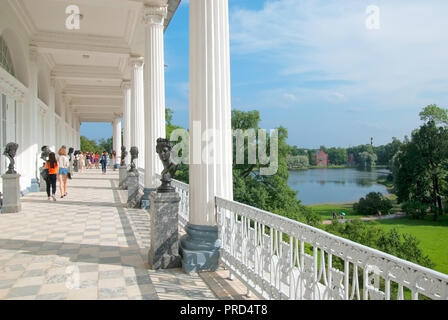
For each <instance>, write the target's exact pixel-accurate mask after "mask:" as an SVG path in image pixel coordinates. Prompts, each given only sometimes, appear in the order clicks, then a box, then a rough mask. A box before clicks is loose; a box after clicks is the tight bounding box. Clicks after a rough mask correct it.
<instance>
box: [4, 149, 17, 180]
mask: <svg viewBox="0 0 448 320" xmlns="http://www.w3.org/2000/svg"><path fill="white" fill-rule="evenodd" d="M18 148H19V145H18V144H17V143H15V142H10V143H8V144H7V145H6V147H5V151H4V152H3V155H5V156H7V157H8V159H9V166H8V171H6V174H17V172H16V171H15V170H14V165H15V161H14V158H15V156H16V153H17V149H18Z"/></svg>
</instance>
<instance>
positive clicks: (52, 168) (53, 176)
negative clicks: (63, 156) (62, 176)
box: [45, 152, 59, 201]
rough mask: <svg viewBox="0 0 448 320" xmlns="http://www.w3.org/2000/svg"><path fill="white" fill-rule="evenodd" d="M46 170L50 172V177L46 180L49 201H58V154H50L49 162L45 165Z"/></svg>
mask: <svg viewBox="0 0 448 320" xmlns="http://www.w3.org/2000/svg"><path fill="white" fill-rule="evenodd" d="M45 169H47V170H48V175H47V179H46V182H47V196H48V200H51V199H53V201H56V180H57V175H58V172H59V165H58V162H57V160H56V154H55V153H54V152H51V153H50V155H49V157H48V160H47V162H46V163H45ZM50 187H51V189H52V190H51V191H52V193H51V197H50Z"/></svg>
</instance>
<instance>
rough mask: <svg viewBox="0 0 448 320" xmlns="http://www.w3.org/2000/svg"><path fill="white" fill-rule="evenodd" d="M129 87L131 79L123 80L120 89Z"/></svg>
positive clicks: (124, 89)
mask: <svg viewBox="0 0 448 320" xmlns="http://www.w3.org/2000/svg"><path fill="white" fill-rule="evenodd" d="M129 89H131V80H123V82H122V83H121V90H123V91H126V90H129Z"/></svg>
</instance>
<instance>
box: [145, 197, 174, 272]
mask: <svg viewBox="0 0 448 320" xmlns="http://www.w3.org/2000/svg"><path fill="white" fill-rule="evenodd" d="M149 198H150V201H151V209H150V211H149V212H150V217H151V248H150V250H149V255H148V263H149V266H150V268H151V269H152V270H159V269H172V268H179V267H180V266H181V258H180V255H179V229H178V228H179V218H178V214H179V202H180V197H179V195H178V194H177V193H176V192H172V193H157V192H152V193H151V194H150V196H149Z"/></svg>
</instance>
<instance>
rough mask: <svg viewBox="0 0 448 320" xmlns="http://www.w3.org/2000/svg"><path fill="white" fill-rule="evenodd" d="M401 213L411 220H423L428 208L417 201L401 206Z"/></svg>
mask: <svg viewBox="0 0 448 320" xmlns="http://www.w3.org/2000/svg"><path fill="white" fill-rule="evenodd" d="M402 209H403V211H404V212H405V213H406V214H407V215H409V216H412V218H413V219H424V218H425V216H426V214H427V213H428V209H429V206H428V205H427V204H425V203H422V202H419V201H408V202H406V203H404V204H403V206H402Z"/></svg>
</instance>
